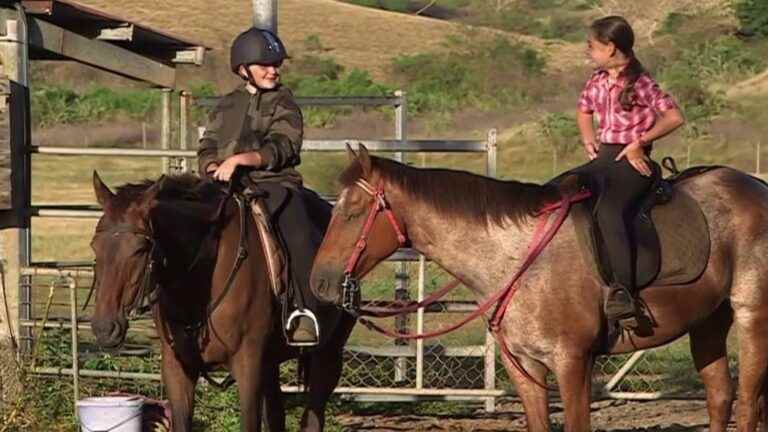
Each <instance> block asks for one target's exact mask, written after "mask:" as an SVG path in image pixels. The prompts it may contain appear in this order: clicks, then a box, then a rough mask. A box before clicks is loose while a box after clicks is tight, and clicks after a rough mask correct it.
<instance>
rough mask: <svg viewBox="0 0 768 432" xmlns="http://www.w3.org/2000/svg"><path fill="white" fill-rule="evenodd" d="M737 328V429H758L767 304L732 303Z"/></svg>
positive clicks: (767, 350) (766, 361) (767, 354)
mask: <svg viewBox="0 0 768 432" xmlns="http://www.w3.org/2000/svg"><path fill="white" fill-rule="evenodd" d="M734 310H735V317H736V326H737V328H738V331H739V389H738V400H739V405H738V410H737V411H736V413H737V426H738V431H739V432H753V431H756V430H757V422H758V411H759V410H758V406H757V401H758V397H759V396H760V393H761V391H762V389H763V383H764V381H765V376H766V369H767V368H768V325H766V323H767V322H768V308H761V307H758V306H753V305H742V306H740V307H736V306H735V305H734Z"/></svg>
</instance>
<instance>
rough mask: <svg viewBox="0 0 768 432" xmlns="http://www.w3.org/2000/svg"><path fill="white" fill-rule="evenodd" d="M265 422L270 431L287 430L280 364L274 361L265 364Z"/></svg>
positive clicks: (279, 431)
mask: <svg viewBox="0 0 768 432" xmlns="http://www.w3.org/2000/svg"><path fill="white" fill-rule="evenodd" d="M263 379H264V402H263V407H264V424H265V425H266V426H267V431H268V432H284V431H285V407H284V406H283V392H282V390H280V365H279V364H278V363H274V362H268V363H267V362H265V364H264V377H263Z"/></svg>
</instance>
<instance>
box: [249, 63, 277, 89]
mask: <svg viewBox="0 0 768 432" xmlns="http://www.w3.org/2000/svg"><path fill="white" fill-rule="evenodd" d="M240 67H241V68H244V67H245V66H240ZM248 69H250V72H251V76H252V77H253V81H254V84H256V86H257V87H259V88H261V89H264V90H271V89H273V88H275V87H277V83H278V82H279V81H280V65H270V66H263V65H258V64H252V65H249V66H248ZM242 73H243V75H245V71H244V70H243V71H242Z"/></svg>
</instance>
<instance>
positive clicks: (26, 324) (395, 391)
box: [20, 92, 648, 411]
mask: <svg viewBox="0 0 768 432" xmlns="http://www.w3.org/2000/svg"><path fill="white" fill-rule="evenodd" d="M164 96H166V95H164ZM164 99H167V98H166V97H164ZM194 102H195V103H196V104H197V105H198V106H203V107H210V106H212V105H213V104H215V100H214V99H202V100H201V99H198V100H195V101H194ZM299 103H300V104H301V105H303V106H308V105H312V106H341V105H358V106H360V105H362V106H390V107H394V108H395V110H396V116H395V136H396V138H397V139H394V140H362V139H342V140H304V143H303V150H304V151H310V152H339V151H344V150H346V148H347V146H351V147H353V148H356V147H357V145H358V144H363V145H365V146H366V147H367V148H368V149H369V150H371V151H377V152H391V153H394V156H395V158H396V159H399V160H402V159H403V158H404V156H405V155H406V154H409V153H415V152H433V153H434V152H441V153H468V152H471V153H484V154H485V155H486V160H485V174H487V175H489V176H496V172H497V170H496V163H497V147H496V131H495V130H491V131H489V133H488V135H487V137H486V139H485V140H450V141H443V140H409V139H408V138H407V136H406V133H405V132H406V124H407V123H406V120H407V117H406V113H407V108H406V107H407V98H406V97H405V94H404V93H402V92H398V93H397V94H396V95H395V96H392V97H384V98H378V97H376V98H357V97H348V98H300V100H299ZM181 106H182V107H184V108H185V109H188V108H189V97H188V95H186V96H185V95H182V104H181ZM164 107H165V105H164ZM167 107H170V104H167ZM168 109H169V108H168ZM169 115H170V114H168V113H167V109H165V108H164V118H165V117H167V116H169ZM187 117H188V116H185V115H182V116H181V119H182V120H184V121H186V119H187ZM165 123H167V122H164V124H165ZM181 129H184V130H186V129H187V125H186V124H182V125H181ZM169 134H170V132H169V130H167V128H164V136H166V138H164V140H163V143H164V145H163V149H162V150H150V149H124V148H72V147H51V146H35V147H32V148H31V149H30V152H31V153H32V154H45V155H61V156H73V157H74V156H86V155H87V156H111V157H151V158H162V159H163V161H164V162H163V166H164V167H165V169H168V167H170V166H173V165H172V164H171V163H170V162H171V160H172V159H178V160H181V163H179V164H177V165H176V166H177V167H179V168H180V169H181V170H187V169H188V165H187V160H189V159H193V158H195V157H196V152H195V151H194V150H187V143H186V142H182V143H180V145H179V147H180V148H179V149H171V148H169V147H170V139H169V138H167V136H169ZM182 137H183V139H186V136H185V135H182ZM329 198H330V199H332V197H329ZM30 212H31V214H32V216H35V217H38V218H90V219H92V218H98V217H100V216H101V214H102V213H101V210H100V209H99V208H97V207H95V206H89V205H38V206H33V207H31V208H30ZM29 258H30V259H29V262H32V263H33V264H32V265H30V266H26V267H24V268H22V269H21V275H22V277H23V278H26V279H27V282H26V283H25V285H24V289H25V290H26V291H25V293H26V294H25V295H23V296H22V301H21V303H22V304H21V306H22V307H21V310H22V311H25V314H24V316H22V320H21V322H20V324H21V327H23V328H26V329H35V328H38V329H39V328H47V329H66V330H69V331H70V332H71V335H72V345H73V350H72V361H71V363H72V367H71V368H51V367H43V366H41V367H38V368H36V369H35V372H36V373H39V374H41V375H47V376H71V377H73V380H75V391H76V392H77V379H78V377H109V378H120V379H138V380H154V381H159V380H160V375H159V374H154V373H143V372H131V371H116V372H115V371H97V370H88V369H79V371H78V368H79V364H80V361H79V358H78V355H79V351H78V349H77V346H78V341H79V340H78V331H79V330H88V325H87V321H88V319H87V318H85V319H83V318H79V317H78V312H79V311H78V310H77V291H78V289H81V290H82V289H84V288H85V287H87V286H88V285H87V284H85V285H82V284H80V281H81V280H84V279H85V280H87V279H89V278H92V276H93V272H92V269H91V268H90V267H91V266H92V263H90V262H82V261H80V262H66V261H60V262H34V261H33V260H32V259H31V258H32V257H31V256H30V257H29ZM389 260H390V261H398V262H401V263H409V262H410V263H417V264H418V281H417V286H416V288H417V289H416V297H417V298H416V300H422V299H423V298H424V297H425V295H426V286H425V285H426V267H427V264H428V263H429V261H428V260H427V259H425V258H424V257H423V256H420V255H419V254H418V253H416V252H415V251H413V250H411V249H401V250H399V251H397V252H396V253H395V254H393V255H392V256H391V257H390V258H389ZM404 266H405V264H402V266H401V267H400V268H399V270H397V272H396V278H395V285H396V289H395V292H396V295H395V302H402V301H410V294H409V293H410V290H409V288H408V285H409V277H408V275H407V273H406V272H405V267H404ZM50 277H54V278H63V279H65V280H66V283H65V284H62V285H61V287H62V288H68V289H69V290H70V296H69V306H70V311H69V313H68V315H69V317H68V322H66V321H67V317H60V319H57V320H56V321H55V322H54V321H47V322H44V319H39V318H35V317H34V316H32V311H33V310H34V305H33V302H32V294H31V290H32V285H33V284H32V282H31V281H32V279H34V278H50ZM395 302H393V301H390V300H376V301H371V302H369V303H368V305H369V306H371V307H387V306H391V305H393V304H394V303H395ZM57 304H62V305H66V304H67V303H66V302H65V303H60V302H59V303H57ZM476 307H477V305H476V303H475V302H474V301H465V300H450V301H443V302H439V303H436V304H434V305H431V306H429V307H427V308H422V309H420V310H419V311H418V312H417V314H416V323H415V327H416V328H415V330H416V331H417V332H423V331H424V321H425V314H427V313H429V314H434V313H471V312H472V311H474V310H475V309H476ZM408 320H409V319H408V318H398V319H396V320H395V328H396V330H398V331H405V330H408V327H409V325H410V323H409V321H408ZM152 327H153V326H152V325H151V324H148V325H142V329H141V330H140V331H150V332H151V331H153V329H152ZM131 331H132V332H134V331H136V329H132V330H131ZM484 333H485V338H484V341H483V344H471V345H463V346H442V345H434V344H426V343H424V341H422V340H419V341H416V342H415V343H414V344H410V343H408V342H405V341H395V344H394V345H391V346H389V345H388V346H363V345H359V344H358V345H352V346H348V347H347V349H346V355H347V360H348V361H347V362H346V363H347V365H348V367H347V369H346V370H345V371H346V372H350V371H351V373H352V374H361V375H363V374H370V373H371V369H372V365H377V366H378V365H380V364H381V363H382V362H385V363H387V364H388V365H390V366H389V367H390V368H391V374H390V376H388V377H386V378H380V377H379V378H375V379H374V378H372V377H370V376H362V377H357V378H356V377H355V376H352V377H347V376H345V378H343V379H342V383H341V385H340V387H338V388H337V389H336V392H337V393H340V394H343V395H346V396H348V397H355V398H374V399H375V398H379V399H377V400H417V399H431V398H439V399H443V400H450V399H455V400H477V401H483V402H485V408H486V410H487V411H493V409H494V406H495V398H496V397H499V396H501V395H505V394H509V393H508V392H507V391H506V390H503V389H499V388H497V381H498V379H499V378H498V372H499V368H497V361H498V359H497V355H496V349H495V341H494V338H493V336H492V335H491V334H490V333H488V332H487V331H484ZM28 337H30V338H31V333H30V336H28ZM431 369H434V370H431ZM613 369H617V368H613ZM627 371H628V369H627V370H625V371H623V373H627ZM427 372H430V373H432V375H436V376H437V378H440V379H439V380H438V382H440V383H442V384H438V386H440V387H441V388H435V387H436V386H435V385H434V384H433V382H431V381H430V380H429V379H427V378H426V374H427ZM433 378H435V376H433ZM619 380H620V379H619ZM370 381H376V382H377V386H376V387H375V388H374V387H371V386H363V385H355V383H358V384H359V383H363V382H370ZM614 381H615V380H614ZM612 382H613V381H612ZM617 382H618V381H617ZM394 384H397V385H394ZM614 385H615V384H614ZM472 387H479V388H472ZM284 389H285V391H297V390H298V389H297V388H296V387H295V386H294V385H291V384H289V385H287V386H284ZM611 390H612V388H608V387H605V388H604V389H602V390H600V392H601V393H602V394H612V395H614V396H617V397H635V398H644V397H648V394H647V392H646V393H631V394H628V393H626V392H624V393H621V392H612V391H611Z"/></svg>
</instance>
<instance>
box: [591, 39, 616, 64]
mask: <svg viewBox="0 0 768 432" xmlns="http://www.w3.org/2000/svg"><path fill="white" fill-rule="evenodd" d="M586 54H587V57H589V59H590V60H592V63H593V65H594V66H595V67H597V68H605V67H608V66H610V65H611V63H613V61H614V58H613V57H614V55H615V54H616V45H614V44H613V42H608V43H603V42H600V41H599V40H597V39H596V38H595V37H594V36H592V35H590V36H589V38H587V52H586Z"/></svg>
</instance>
